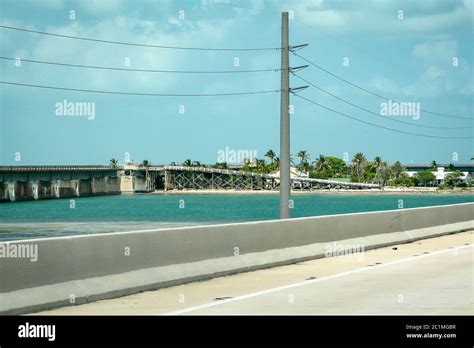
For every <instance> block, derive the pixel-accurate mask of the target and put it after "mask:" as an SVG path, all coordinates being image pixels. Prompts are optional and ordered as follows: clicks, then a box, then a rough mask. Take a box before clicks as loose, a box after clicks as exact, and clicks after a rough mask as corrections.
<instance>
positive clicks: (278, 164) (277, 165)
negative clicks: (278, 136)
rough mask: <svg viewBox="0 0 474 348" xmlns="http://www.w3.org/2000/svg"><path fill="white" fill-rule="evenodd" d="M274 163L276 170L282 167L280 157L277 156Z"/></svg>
mask: <svg viewBox="0 0 474 348" xmlns="http://www.w3.org/2000/svg"><path fill="white" fill-rule="evenodd" d="M273 163H274V164H275V166H276V168H279V167H280V157H278V156H276V157H275V158H274V159H273Z"/></svg>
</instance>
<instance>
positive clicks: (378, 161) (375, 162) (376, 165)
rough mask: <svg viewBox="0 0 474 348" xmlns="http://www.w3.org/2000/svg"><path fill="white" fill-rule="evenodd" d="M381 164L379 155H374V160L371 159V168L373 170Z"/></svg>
mask: <svg viewBox="0 0 474 348" xmlns="http://www.w3.org/2000/svg"><path fill="white" fill-rule="evenodd" d="M381 166H382V158H381V157H380V156H376V157H374V160H373V161H372V168H374V169H375V172H377V170H378V169H379V168H380V167H381Z"/></svg>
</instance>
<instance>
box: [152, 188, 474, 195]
mask: <svg viewBox="0 0 474 348" xmlns="http://www.w3.org/2000/svg"><path fill="white" fill-rule="evenodd" d="M145 194H154V195H214V194H220V195H240V194H241V195H278V194H279V191H265V190H261V191H257V190H193V189H188V190H172V191H163V190H156V191H153V192H148V193H145ZM291 194H293V195H311V194H326V195H327V194H329V195H331V194H341V195H399V194H411V195H417V194H437V195H451V194H456V195H472V194H474V189H472V188H470V189H466V190H460V189H459V190H438V189H436V188H433V189H431V188H424V189H413V188H403V189H400V188H386V189H381V190H380V189H362V190H345V189H322V190H313V191H299V190H292V191H291Z"/></svg>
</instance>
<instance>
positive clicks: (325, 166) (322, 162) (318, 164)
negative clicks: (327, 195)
mask: <svg viewBox="0 0 474 348" xmlns="http://www.w3.org/2000/svg"><path fill="white" fill-rule="evenodd" d="M313 164H314V169H315V170H316V171H318V172H325V171H327V170H329V169H331V165H330V163H329V162H328V161H327V160H326V157H324V155H321V154H320V155H319V158H318V159H317V160H315V161H314V162H313Z"/></svg>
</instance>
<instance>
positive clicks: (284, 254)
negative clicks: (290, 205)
mask: <svg viewBox="0 0 474 348" xmlns="http://www.w3.org/2000/svg"><path fill="white" fill-rule="evenodd" d="M473 218H474V203H466V204H455V205H449V206H438V207H426V208H415V209H402V210H392V211H383V212H370V213H356V214H344V215H330V216H320V217H309V218H297V219H291V220H273V221H260V222H248V223H235V224H225V225H214V226H199V227H186V228H172V229H163V230H155V231H136V232H124V233H109V234H96V235H85V236H73V237H61V238H47V239H35V240H28V241H22V242H10V243H0V250H1V247H2V245H3V248H4V250H5V249H6V248H7V247H8V248H11V247H12V245H16V247H17V248H18V246H19V245H30V246H31V245H33V246H34V245H37V248H38V249H37V251H38V255H37V256H38V259H37V260H36V261H35V262H32V261H31V260H30V259H29V258H13V257H10V258H5V257H3V258H2V257H0V279H1V282H0V313H4V314H5V313H13V314H17V313H25V312H29V311H33V310H41V309H45V308H52V307H55V306H60V305H68V304H70V297H71V296H73V297H74V303H76V304H77V303H83V302H87V301H91V300H97V299H101V298H107V297H113V296H119V295H125V294H130V293H134V292H137V291H143V290H151V289H156V288H159V287H163V286H169V285H175V284H180V283H183V282H188V281H193V280H201V279H208V278H212V277H214V276H219V275H225V274H231V273H235V272H240V271H246V270H253V269H258V268H263V267H270V266H275V265H281V264H288V263H292V262H298V261H301V260H303V259H310V258H316V257H324V245H325V244H326V243H331V242H334V241H352V243H354V242H358V243H361V244H362V245H363V246H364V247H365V249H370V248H373V247H380V246H383V245H390V244H394V243H400V242H406V241H410V240H413V239H416V238H425V237H429V236H433V235H441V234H446V233H453V232H459V231H460V230H466V229H471V228H474V223H473Z"/></svg>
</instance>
